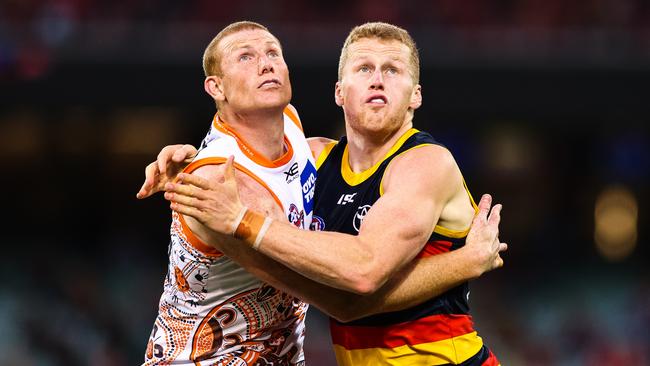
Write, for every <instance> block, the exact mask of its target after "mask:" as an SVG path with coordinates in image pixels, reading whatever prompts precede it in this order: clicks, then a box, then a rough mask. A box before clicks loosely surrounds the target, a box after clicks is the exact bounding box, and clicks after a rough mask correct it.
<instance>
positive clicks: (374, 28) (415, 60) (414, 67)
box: [339, 22, 420, 84]
mask: <svg viewBox="0 0 650 366" xmlns="http://www.w3.org/2000/svg"><path fill="white" fill-rule="evenodd" d="M364 38H376V39H380V40H384V41H398V42H400V43H402V44H404V45H406V47H408V48H409V50H410V51H411V55H410V58H409V66H410V69H411V70H410V71H411V76H412V77H413V80H414V81H415V84H418V83H419V82H420V55H419V53H418V49H417V47H416V45H415V41H414V40H413V38H412V37H411V35H410V34H409V33H408V32H407V31H406V30H404V29H402V28H400V27H398V26H395V25H392V24H388V23H382V22H372V23H366V24H362V25H358V26H356V27H354V28H353V29H352V30H351V31H350V34H349V35H348V38H346V39H345V43H343V48H342V49H341V57H340V58H339V81H341V77H342V76H343V67H344V66H345V63H346V62H347V61H348V48H349V47H350V45H351V44H353V43H354V42H357V41H359V40H360V39H364Z"/></svg>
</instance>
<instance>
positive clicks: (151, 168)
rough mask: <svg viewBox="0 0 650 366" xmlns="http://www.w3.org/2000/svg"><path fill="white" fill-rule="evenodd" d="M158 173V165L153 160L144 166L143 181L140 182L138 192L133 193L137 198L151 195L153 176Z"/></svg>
mask: <svg viewBox="0 0 650 366" xmlns="http://www.w3.org/2000/svg"><path fill="white" fill-rule="evenodd" d="M157 175H158V165H157V164H156V162H153V163H151V164H149V165H147V167H146V168H144V183H142V187H140V190H139V191H138V193H137V194H136V195H135V196H136V197H137V198H138V199H143V198H147V197H149V196H151V195H152V194H153V193H154V192H153V191H152V188H153V185H154V181H155V177H156V176H157Z"/></svg>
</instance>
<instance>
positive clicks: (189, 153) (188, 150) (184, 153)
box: [172, 144, 198, 163]
mask: <svg viewBox="0 0 650 366" xmlns="http://www.w3.org/2000/svg"><path fill="white" fill-rule="evenodd" d="M197 153H198V150H196V148H195V147H194V146H192V145H188V144H185V145H183V146H181V147H180V148H179V149H178V150H176V151H174V154H173V155H172V161H173V162H175V163H182V162H184V161H185V160H191V159H193V158H194V157H195V156H196V154H197Z"/></svg>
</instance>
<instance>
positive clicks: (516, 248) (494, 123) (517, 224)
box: [0, 0, 650, 366]
mask: <svg viewBox="0 0 650 366" xmlns="http://www.w3.org/2000/svg"><path fill="white" fill-rule="evenodd" d="M242 19H250V20H255V21H259V22H261V23H263V24H265V25H268V26H269V27H270V29H271V31H272V32H273V33H275V34H276V35H277V36H278V37H279V38H280V40H281V41H282V42H283V45H284V48H285V56H286V60H287V62H288V64H289V66H290V70H291V77H292V83H293V89H294V98H293V104H294V105H296V106H297V108H298V109H299V111H300V112H301V115H302V119H303V122H304V125H305V129H306V132H307V134H308V135H311V136H314V135H324V136H328V137H332V138H338V137H340V135H341V131H342V126H343V120H342V113H341V111H340V110H339V109H338V107H336V106H335V104H334V102H333V88H334V82H335V80H336V70H337V62H338V55H339V50H340V47H341V45H342V42H343V40H344V38H345V36H346V34H347V32H348V31H349V30H350V29H351V27H352V26H353V25H356V24H359V23H361V22H365V21H370V20H383V21H388V22H392V23H395V24H398V25H401V26H403V27H405V28H406V29H407V30H409V31H410V32H411V33H412V35H413V36H414V38H415V40H416V42H417V43H418V46H419V49H420V51H421V58H422V85H423V94H424V105H423V107H422V108H420V110H418V112H417V113H416V118H415V125H416V127H417V128H420V129H423V130H427V131H429V132H431V133H432V134H433V135H434V136H435V137H437V139H438V140H439V141H441V142H442V143H444V144H445V145H447V146H448V147H449V148H450V149H451V151H452V152H453V153H454V155H455V156H456V159H457V161H458V163H459V165H460V167H461V169H462V171H463V172H464V175H465V178H466V180H467V183H468V185H469V187H470V190H471V191H472V192H473V194H474V196H475V197H479V196H480V194H481V193H484V192H491V193H492V194H493V195H494V197H495V200H496V201H498V202H502V203H503V204H504V207H505V208H504V211H503V223H502V230H501V237H502V239H503V240H504V241H507V242H508V243H509V244H510V249H509V251H508V252H507V254H506V255H505V260H506V266H505V268H503V269H501V270H498V271H496V272H493V273H490V274H488V275H486V276H484V277H482V278H480V279H478V280H477V281H474V283H473V286H472V296H471V299H470V301H471V306H472V308H473V312H474V314H475V320H476V323H477V327H478V330H479V333H480V334H482V335H483V337H484V339H485V341H486V343H487V344H488V345H489V346H490V347H492V348H493V349H494V351H495V353H496V354H497V355H498V356H499V357H500V359H501V361H502V362H503V364H504V365H649V364H650V330H649V329H650V276H649V274H650V271H649V270H648V264H649V263H650V260H649V249H648V241H649V240H650V237H649V235H648V226H647V224H648V211H647V209H643V208H644V207H646V208H647V207H648V204H649V203H650V202H649V194H650V192H649V183H650V141H649V139H650V134H649V133H648V129H649V128H648V123H650V103H649V101H648V99H649V98H648V97H649V95H650V94H649V89H648V86H649V85H650V3H649V2H647V1H643V0H577V1H561V0H530V1H515V0H495V1H480V0H466V1H454V0H437V1H424V0H420V1H392V0H372V1H370V0H360V1H349V2H348V1H333V0H329V1H313V2H302V1H298V0H282V1H262V0H249V1H236V2H225V1H215V0H199V1H185V2H182V1H164V0H133V1H129V2H116V1H107V0H49V1H36V0H2V1H1V2H0V169H1V170H2V172H3V173H2V184H1V186H0V187H2V206H3V209H4V214H3V217H4V219H3V227H4V234H3V235H2V239H1V240H2V246H1V248H0V250H2V266H0V275H1V279H2V280H1V281H0V365H66V366H74V365H90V364H92V365H105V366H109V365H136V364H139V363H140V362H141V360H142V357H143V352H144V349H145V345H146V341H147V338H148V336H149V333H150V331H151V327H152V324H153V320H154V317H155V314H156V310H157V303H158V299H159V296H160V293H161V290H162V280H163V277H164V274H165V272H166V263H167V259H166V252H167V242H168V229H169V212H168V207H167V204H166V203H165V201H164V200H163V199H162V197H160V196H158V197H155V198H153V199H148V200H146V201H138V200H136V199H135V193H136V191H137V190H138V188H139V187H140V184H141V182H142V179H143V169H144V166H145V165H146V164H147V163H148V162H149V161H151V160H152V159H153V158H154V157H155V155H156V154H157V152H158V151H159V149H160V148H161V147H162V146H164V145H166V144H170V143H179V142H183V143H193V144H198V142H199V141H200V140H201V138H202V137H203V134H204V133H205V131H207V128H208V125H209V123H210V119H211V117H212V115H213V112H214V106H213V103H212V101H211V100H210V98H209V97H208V96H207V95H206V94H205V93H204V91H203V86H202V83H203V76H202V69H201V55H202V53H203V49H204V47H205V45H207V43H208V42H209V41H210V40H211V38H212V37H213V36H214V35H215V34H216V33H217V32H218V31H219V30H220V29H221V28H222V27H223V26H225V25H227V24H228V23H230V22H232V21H236V20H242ZM396 219H398V218H396ZM307 344H308V345H307V356H308V365H332V364H334V361H333V357H332V355H331V351H330V348H329V347H330V345H329V338H328V330H327V322H326V320H325V318H324V317H323V316H322V315H321V314H320V313H318V312H317V311H314V310H312V311H311V315H310V316H309V317H308V337H307Z"/></svg>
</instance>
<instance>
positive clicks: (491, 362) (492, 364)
mask: <svg viewBox="0 0 650 366" xmlns="http://www.w3.org/2000/svg"><path fill="white" fill-rule="evenodd" d="M500 365H501V364H500V363H499V360H497V356H495V355H494V353H492V351H490V356H489V357H488V359H487V360H485V362H483V364H482V365H481V366H500Z"/></svg>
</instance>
